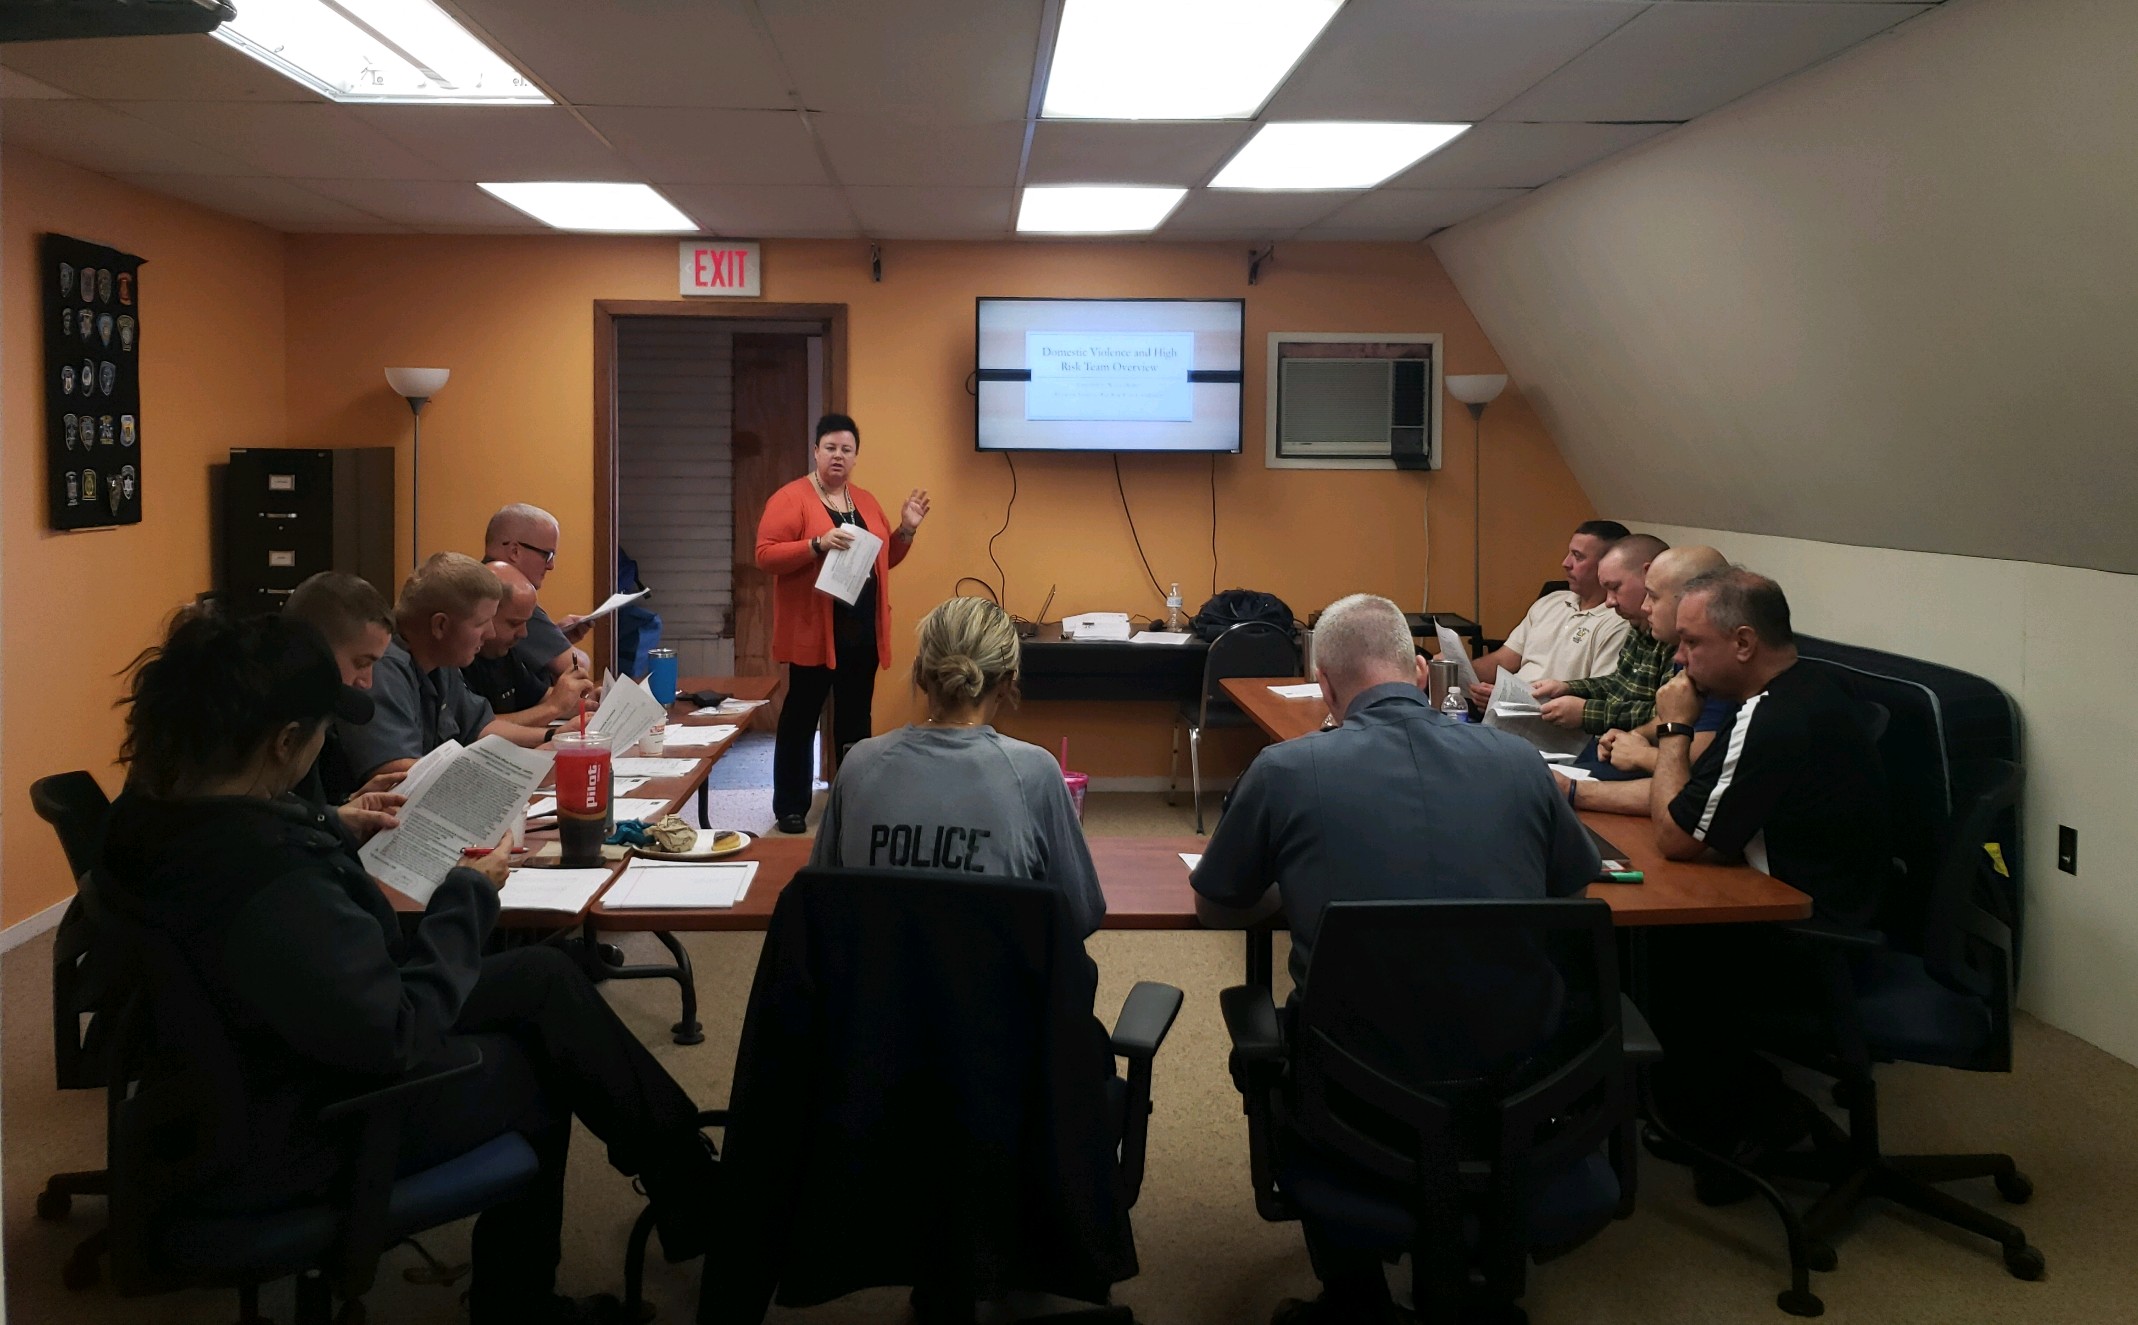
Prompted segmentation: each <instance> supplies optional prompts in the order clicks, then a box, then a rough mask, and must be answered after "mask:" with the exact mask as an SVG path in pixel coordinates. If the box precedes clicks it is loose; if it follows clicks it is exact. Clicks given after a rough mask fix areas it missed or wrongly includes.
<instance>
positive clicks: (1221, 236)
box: [1156, 224, 1298, 244]
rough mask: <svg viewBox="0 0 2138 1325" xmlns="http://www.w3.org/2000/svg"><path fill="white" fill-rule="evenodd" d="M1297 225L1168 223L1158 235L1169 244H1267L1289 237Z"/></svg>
mask: <svg viewBox="0 0 2138 1325" xmlns="http://www.w3.org/2000/svg"><path fill="white" fill-rule="evenodd" d="M1297 229H1298V227H1297V226H1253V225H1240V226H1200V225H1198V226H1188V227H1186V228H1182V227H1180V226H1175V225H1171V224H1169V225H1167V226H1166V227H1165V228H1164V229H1163V230H1160V231H1159V232H1158V234H1157V236H1156V238H1158V239H1159V240H1161V241H1163V242H1165V243H1168V244H1215V243H1219V242H1224V243H1238V244H1266V243H1269V242H1270V241H1272V240H1277V239H1289V238H1290V237H1291V235H1292V233H1293V232H1294V231H1295V230H1297Z"/></svg>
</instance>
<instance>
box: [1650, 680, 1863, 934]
mask: <svg viewBox="0 0 2138 1325" xmlns="http://www.w3.org/2000/svg"><path fill="white" fill-rule="evenodd" d="M1670 817H1671V818H1672V819H1675V820H1676V821H1677V824H1678V827H1680V828H1682V829H1684V830H1685V831H1686V832H1688V833H1690V834H1692V836H1694V837H1695V838H1697V839H1699V840H1700V841H1702V842H1704V843H1706V844H1707V845H1708V846H1709V847H1711V848H1713V849H1714V850H1715V851H1716V852H1717V853H1718V854H1720V855H1723V856H1738V855H1742V856H1743V857H1744V858H1745V860H1746V861H1747V862H1749V863H1750V864H1751V865H1752V866H1753V867H1754V868H1755V869H1758V870H1759V871H1761V872H1762V873H1765V874H1770V875H1772V876H1773V877H1775V878H1777V879H1780V880H1781V881H1782V882H1784V883H1787V884H1789V885H1791V886H1792V887H1796V888H1801V889H1803V890H1804V891H1805V892H1807V893H1809V894H1811V897H1812V901H1813V903H1814V904H1815V906H1816V908H1817V910H1818V913H1819V914H1820V915H1821V916H1822V917H1824V918H1826V919H1828V920H1834V921H1838V922H1840V923H1843V924H1852V925H1860V924H1866V923H1868V922H1869V921H1870V920H1871V918H1872V917H1873V916H1874V915H1875V914H1876V913H1877V910H1878V902H1879V895H1880V893H1881V892H1882V891H1883V890H1884V887H1885V881H1886V877H1887V875H1888V873H1889V872H1890V870H1891V867H1892V866H1891V862H1892V845H1891V821H1890V815H1889V812H1888V807H1887V800H1886V778H1885V769H1884V766H1883V765H1882V764H1881V763H1880V762H1879V758H1878V747H1877V746H1875V745H1874V744H1872V742H1871V739H1870V735H1869V733H1868V732H1866V731H1865V730H1864V727H1863V723H1862V720H1861V719H1860V718H1859V717H1858V716H1857V714H1856V706H1855V701H1853V700H1851V699H1850V698H1849V697H1848V695H1847V693H1846V692H1844V691H1843V690H1842V689H1841V688H1840V686H1838V685H1836V684H1835V683H1834V681H1833V680H1832V679H1831V678H1830V677H1828V676H1826V675H1825V674H1824V673H1823V672H1822V671H1820V670H1819V669H1817V668H1812V667H1804V666H1801V665H1792V666H1791V667H1790V668H1789V669H1788V670H1787V671H1785V672H1783V673H1781V674H1780V675H1779V676H1777V677H1775V678H1774V679H1773V680H1772V681H1770V682H1768V684H1767V688H1766V690H1764V691H1762V692H1761V693H1759V694H1757V695H1754V696H1752V698H1750V699H1748V700H1746V701H1745V702H1744V703H1743V704H1742V705H1740V706H1739V707H1738V709H1737V714H1736V716H1735V717H1734V718H1733V719H1732V720H1731V721H1730V723H1729V725H1728V726H1727V727H1725V728H1724V729H1723V730H1722V731H1720V732H1719V733H1717V735H1716V737H1715V740H1714V743H1713V744H1711V745H1709V746H1708V748H1707V750H1706V752H1705V753H1703V754H1702V755H1701V756H1700V758H1699V759H1698V760H1697V761H1696V762H1695V763H1694V764H1693V772H1692V780H1691V781H1689V782H1687V783H1686V784H1685V789H1684V790H1683V791H1681V792H1679V793H1678V798H1677V799H1676V800H1674V801H1672V802H1671V803H1670Z"/></svg>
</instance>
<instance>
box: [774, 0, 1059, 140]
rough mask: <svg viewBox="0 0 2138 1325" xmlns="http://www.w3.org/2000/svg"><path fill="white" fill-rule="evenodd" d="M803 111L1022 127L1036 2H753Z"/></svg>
mask: <svg viewBox="0 0 2138 1325" xmlns="http://www.w3.org/2000/svg"><path fill="white" fill-rule="evenodd" d="M758 8H759V9H760V10H762V11H763V13H764V16H765V23H766V25H767V26H768V27H769V28H770V29H771V31H772V39H773V41H774V42H775V43H777V45H778V47H779V52H780V56H781V58H782V59H783V60H784V61H785V63H786V66H787V68H788V69H789V70H790V71H791V72H792V73H793V75H794V79H795V82H796V83H797V84H798V85H799V88H800V91H801V94H802V101H803V104H804V105H806V106H807V107H808V108H809V109H811V110H823V111H843V112H846V113H849V114H854V115H883V116H889V117H891V118H893V119H902V120H914V121H917V122H919V123H923V124H939V123H940V124H985V123H987V122H989V121H1000V120H1014V119H1022V118H1023V117H1024V114H1025V111H1026V109H1027V107H1028V103H1029V101H1030V98H1031V90H1032V64H1033V60H1034V57H1035V56H1036V55H1037V54H1038V51H1039V16H1040V8H1041V5H1040V0H987V2H986V3H984V4H975V3H973V2H972V0H877V2H876V3H872V4H865V5H856V4H826V3H824V0H758Z"/></svg>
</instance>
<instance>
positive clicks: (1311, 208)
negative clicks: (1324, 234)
mask: <svg viewBox="0 0 2138 1325" xmlns="http://www.w3.org/2000/svg"><path fill="white" fill-rule="evenodd" d="M1358 196H1359V195H1358V193H1357V192H1356V191H1354V190H1349V189H1345V190H1329V191H1324V190H1309V189H1302V190H1300V191H1299V192H1296V193H1292V192H1284V193H1256V192H1249V191H1246V190H1242V189H1190V190H1188V196H1187V197H1185V198H1183V199H1181V201H1180V206H1179V207H1177V208H1175V209H1174V210H1173V215H1172V216H1170V217H1168V218H1167V219H1166V226H1165V228H1166V232H1167V233H1168V234H1170V233H1172V231H1173V229H1174V228H1175V227H1176V226H1177V227H1180V228H1182V229H1188V230H1198V229H1215V230H1227V231H1231V230H1241V229H1245V230H1258V231H1270V230H1296V229H1298V228H1299V227H1300V226H1303V225H1312V224H1314V223H1315V222H1316V221H1319V220H1321V219H1322V218H1323V217H1325V216H1327V215H1328V214H1329V213H1331V212H1333V211H1335V210H1336V209H1337V208H1339V207H1342V206H1344V205H1345V204H1346V203H1349V202H1352V201H1354V200H1356V199H1357V198H1358Z"/></svg>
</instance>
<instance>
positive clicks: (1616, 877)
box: [1604, 870, 1647, 883]
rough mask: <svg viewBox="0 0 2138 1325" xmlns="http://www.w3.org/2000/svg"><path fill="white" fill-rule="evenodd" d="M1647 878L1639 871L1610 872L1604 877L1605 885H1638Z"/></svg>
mask: <svg viewBox="0 0 2138 1325" xmlns="http://www.w3.org/2000/svg"><path fill="white" fill-rule="evenodd" d="M1646 877H1647V876H1646V875H1644V874H1642V873H1641V872H1640V871H1639V870H1611V871H1610V872H1608V873H1606V874H1605V875H1604V882H1605V883H1639V882H1640V881H1641V880H1642V879H1644V878H1646Z"/></svg>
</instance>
